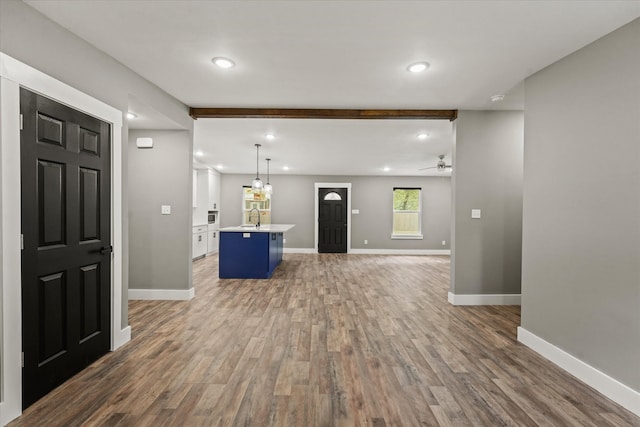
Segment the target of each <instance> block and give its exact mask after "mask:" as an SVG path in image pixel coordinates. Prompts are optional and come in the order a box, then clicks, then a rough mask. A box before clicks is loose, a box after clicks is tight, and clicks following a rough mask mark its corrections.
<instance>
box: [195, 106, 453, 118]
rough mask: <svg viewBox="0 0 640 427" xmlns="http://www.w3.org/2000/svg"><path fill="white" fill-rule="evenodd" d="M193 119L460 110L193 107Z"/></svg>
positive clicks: (448, 113)
mask: <svg viewBox="0 0 640 427" xmlns="http://www.w3.org/2000/svg"><path fill="white" fill-rule="evenodd" d="M189 115H190V116H191V117H193V118H194V119H377V120H382V119H387V120H398V119H408V120H443V119H446V120H450V121H454V120H455V119H456V118H457V117H458V110H347V109H325V108H190V109H189Z"/></svg>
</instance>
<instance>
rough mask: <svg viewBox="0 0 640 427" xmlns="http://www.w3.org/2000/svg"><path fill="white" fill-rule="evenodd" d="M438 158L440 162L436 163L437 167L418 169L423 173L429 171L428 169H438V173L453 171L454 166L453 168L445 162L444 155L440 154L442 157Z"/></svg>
mask: <svg viewBox="0 0 640 427" xmlns="http://www.w3.org/2000/svg"><path fill="white" fill-rule="evenodd" d="M438 158H439V159H440V160H438V163H436V165H435V166H430V167H428V168H422V169H418V170H420V171H423V170H427V169H438V172H444V171H446V170H447V169H448V170H452V169H453V166H452V165H448V164H447V163H446V162H445V161H444V154H440V155H439V156H438Z"/></svg>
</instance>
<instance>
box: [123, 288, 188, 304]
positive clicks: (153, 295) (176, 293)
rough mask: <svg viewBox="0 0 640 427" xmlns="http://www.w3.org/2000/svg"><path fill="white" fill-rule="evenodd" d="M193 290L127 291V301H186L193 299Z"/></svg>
mask: <svg viewBox="0 0 640 427" xmlns="http://www.w3.org/2000/svg"><path fill="white" fill-rule="evenodd" d="M194 296H195V289H194V288H191V289H188V290H187V289H129V299H130V300H131V299H145V300H170V301H187V300H190V299H193V297H194Z"/></svg>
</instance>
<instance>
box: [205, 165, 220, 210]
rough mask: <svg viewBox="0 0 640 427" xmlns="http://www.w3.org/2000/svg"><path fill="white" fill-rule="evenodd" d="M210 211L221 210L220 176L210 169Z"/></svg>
mask: <svg viewBox="0 0 640 427" xmlns="http://www.w3.org/2000/svg"><path fill="white" fill-rule="evenodd" d="M207 209H208V210H210V211H217V210H220V174H219V173H218V172H216V171H213V170H211V169H209V203H208V204H207Z"/></svg>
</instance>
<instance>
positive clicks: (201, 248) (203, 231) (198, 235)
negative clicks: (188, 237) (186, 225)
mask: <svg viewBox="0 0 640 427" xmlns="http://www.w3.org/2000/svg"><path fill="white" fill-rule="evenodd" d="M192 252H193V253H192V254H191V256H192V258H193V259H196V258H200V257H203V256H205V255H206V254H207V226H206V225H199V226H195V227H193V235H192Z"/></svg>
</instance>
